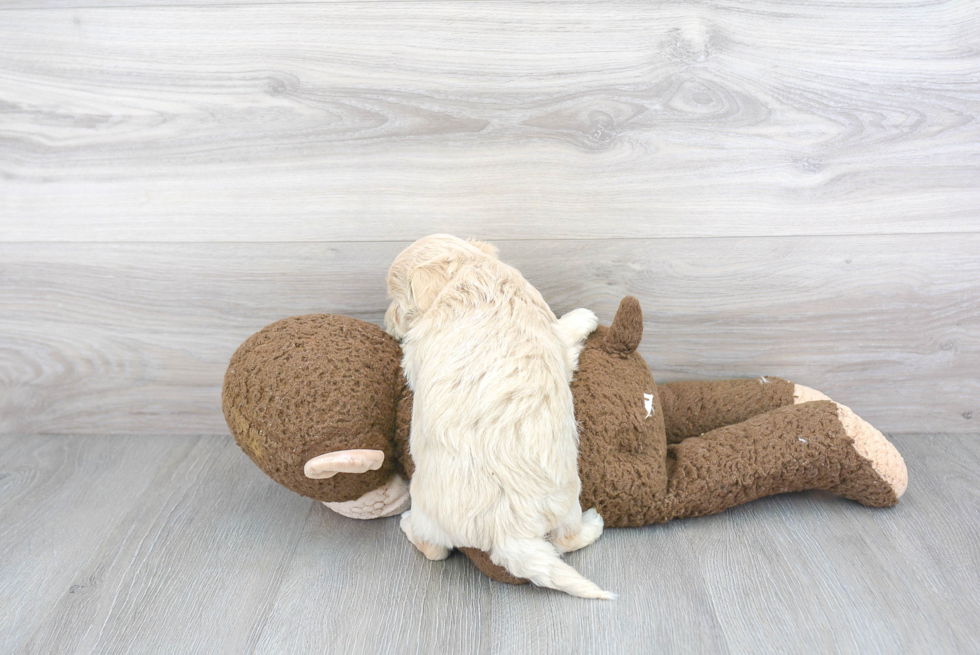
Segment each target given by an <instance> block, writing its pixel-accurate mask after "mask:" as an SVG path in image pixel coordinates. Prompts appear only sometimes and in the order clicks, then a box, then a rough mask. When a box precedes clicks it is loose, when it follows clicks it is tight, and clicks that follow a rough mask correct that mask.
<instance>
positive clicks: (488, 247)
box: [469, 239, 498, 259]
mask: <svg viewBox="0 0 980 655" xmlns="http://www.w3.org/2000/svg"><path fill="white" fill-rule="evenodd" d="M469 243H470V245H472V246H476V247H477V248H479V249H480V250H481V251H482V252H485V253H486V254H488V255H490V256H491V257H493V258H494V259H496V258H497V252H498V250H497V246H495V245H493V244H492V243H487V242H486V241H477V240H476V239H469Z"/></svg>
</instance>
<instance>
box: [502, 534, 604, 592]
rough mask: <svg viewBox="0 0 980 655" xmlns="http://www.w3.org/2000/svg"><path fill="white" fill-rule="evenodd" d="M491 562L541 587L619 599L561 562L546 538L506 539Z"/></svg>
mask: <svg viewBox="0 0 980 655" xmlns="http://www.w3.org/2000/svg"><path fill="white" fill-rule="evenodd" d="M490 561H492V562H493V563H494V564H496V565H498V566H502V567H504V568H505V569H507V570H508V571H510V572H511V573H512V574H513V575H516V576H517V577H519V578H526V579H528V580H530V581H531V582H533V583H534V584H536V585H538V586H541V587H549V588H551V589H557V590H558V591H564V592H565V593H566V594H571V595H572V596H578V597H579V598H604V599H607V600H612V599H614V598H616V594H613V593H611V592H608V591H603V590H602V589H600V588H599V587H598V586H596V584H595V583H594V582H590V581H589V580H586V579H585V578H584V577H583V576H582V574H581V573H579V572H578V571H576V570H575V569H573V568H572V567H571V566H569V565H568V564H565V562H563V561H561V557H559V556H558V551H557V550H555V547H554V546H552V545H551V544H550V543H548V542H547V541H545V540H544V539H507V540H506V541H502V542H498V543H495V544H494V545H493V548H492V549H491V551H490Z"/></svg>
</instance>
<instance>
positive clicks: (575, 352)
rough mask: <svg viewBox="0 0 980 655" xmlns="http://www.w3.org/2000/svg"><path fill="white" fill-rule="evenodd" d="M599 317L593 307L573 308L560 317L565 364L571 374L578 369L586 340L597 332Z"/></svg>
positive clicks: (560, 335)
mask: <svg viewBox="0 0 980 655" xmlns="http://www.w3.org/2000/svg"><path fill="white" fill-rule="evenodd" d="M598 325H599V319H598V318H597V317H596V315H595V313H594V312H593V311H592V310H591V309H585V308H584V307H582V308H579V309H573V310H572V311H570V312H568V313H567V314H565V315H563V316H562V317H561V318H560V319H558V328H557V329H558V336H559V337H560V338H561V340H562V343H563V344H564V346H565V364H566V366H567V367H568V371H569V375H571V374H573V373H575V371H577V370H578V356H579V354H580V353H581V352H582V347H583V346H584V345H585V340H586V338H588V336H589V335H590V334H592V333H593V332H595V329H596V327H597V326H598Z"/></svg>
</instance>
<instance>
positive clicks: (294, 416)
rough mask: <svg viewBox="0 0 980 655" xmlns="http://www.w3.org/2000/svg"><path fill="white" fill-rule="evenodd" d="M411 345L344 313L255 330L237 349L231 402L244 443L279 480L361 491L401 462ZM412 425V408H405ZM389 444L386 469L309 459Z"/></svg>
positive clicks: (312, 490)
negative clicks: (325, 470) (319, 464)
mask: <svg viewBox="0 0 980 655" xmlns="http://www.w3.org/2000/svg"><path fill="white" fill-rule="evenodd" d="M400 365H401V347H400V346H399V344H398V342H397V341H395V340H394V339H392V338H391V337H390V336H388V335H387V334H385V332H384V330H382V329H381V328H379V327H378V326H376V325H372V324H370V323H366V322H364V321H359V320H357V319H353V318H348V317H346V316H334V315H326V314H323V315H310V316H294V317H292V318H287V319H283V320H281V321H277V322H275V323H273V324H272V325H270V326H268V327H266V328H265V329H263V330H262V331H260V332H258V333H256V334H254V335H252V336H251V337H249V338H248V340H246V341H245V343H243V344H242V345H241V346H240V347H239V348H238V351H237V352H236V353H235V354H234V355H233V356H232V358H231V363H230V364H229V366H228V371H227V373H226V374H225V381H224V388H223V390H222V409H223V410H224V413H225V420H226V421H227V422H228V427H229V428H230V429H231V432H232V434H233V435H234V437H235V440H236V441H237V442H238V445H239V446H241V448H242V450H243V451H245V453H246V454H247V455H248V456H249V457H250V458H251V459H252V461H253V462H255V463H256V464H257V465H258V467H259V468H260V469H262V470H263V471H265V472H266V474H268V475H269V477H271V478H272V479H273V480H275V481H276V482H278V483H279V484H282V485H283V486H285V487H287V488H289V489H292V490H293V491H295V492H297V493H299V494H302V495H304V496H309V497H310V498H315V499H316V500H321V501H328V502H343V501H347V500H354V499H355V498H359V497H360V496H362V495H363V494H365V493H367V492H368V491H370V490H372V489H375V488H377V487H379V486H381V485H382V484H383V483H384V482H385V481H386V480H387V479H388V478H389V477H391V475H392V473H393V472H394V471H395V470H398V469H400V468H401V464H400V463H399V460H398V459H397V458H396V457H394V455H395V453H396V452H400V450H401V448H400V447H399V444H398V442H396V441H394V440H393V439H392V435H393V434H394V432H395V425H396V410H397V408H398V401H399V396H400V392H401V389H402V386H403V384H404V378H403V377H402V375H401V368H400ZM398 416H399V418H400V419H401V420H400V421H399V427H400V428H401V431H403V432H404V433H405V434H406V437H405V440H406V441H407V431H408V426H407V421H408V420H410V419H411V409H410V408H409V409H408V414H407V417H408V418H405V414H404V413H402V412H399V413H398ZM354 448H374V449H377V450H381V451H384V454H385V461H384V464H383V465H382V467H381V468H380V469H379V470H377V471H368V472H367V473H361V474H349V473H340V474H338V475H336V476H334V477H332V478H329V479H326V480H311V479H310V478H307V477H306V476H305V475H304V474H303V466H304V464H305V463H306V461H307V460H309V459H311V458H313V457H316V456H318V455H322V454H324V453H326V452H332V451H335V450H345V449H354Z"/></svg>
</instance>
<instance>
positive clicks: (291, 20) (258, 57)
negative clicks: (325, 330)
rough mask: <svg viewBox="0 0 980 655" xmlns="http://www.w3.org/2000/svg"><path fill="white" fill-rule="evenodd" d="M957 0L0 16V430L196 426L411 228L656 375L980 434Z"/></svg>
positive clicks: (381, 0) (249, 7) (920, 427)
mask: <svg viewBox="0 0 980 655" xmlns="http://www.w3.org/2000/svg"><path fill="white" fill-rule="evenodd" d="M978 117H980V11H977V5H976V3H975V2H974V1H973V0H959V1H955V0H950V1H938V0H936V1H928V0H927V1H922V2H916V3H909V2H905V1H904V0H885V1H879V2H873V3H871V2H865V1H863V0H839V1H835V2H826V3H807V2H775V1H772V2H769V1H765V0H713V1H711V2H647V1H644V2H639V1H637V2H628V1H624V2H504V1H501V2H495V1H490V2H463V1H460V0H441V1H432V2H429V1H416V0H408V1H387V0H377V1H364V2H308V3H302V2H291V3H285V4H281V5H276V4H274V3H269V2H263V3H254V4H253V3H250V2H242V1H238V2H213V1H208V2H206V3H205V2H200V1H196V0H181V1H175V0H167V1H166V2H153V1H150V0H78V1H72V0H57V1H55V0H43V1H42V0H30V1H28V0H0V432H7V433H79V434H81V433H99V434H105V433H121V434H140V433H145V434H151V433H182V434H198V433H217V432H224V431H225V427H224V424H223V420H222V418H221V414H220V409H219V394H220V383H221V376H222V374H223V371H224V367H225V365H226V363H227V360H228V358H229V356H230V355H231V353H232V352H233V351H234V349H235V347H236V346H237V345H238V344H239V343H240V342H241V341H242V340H243V339H244V338H245V337H247V336H248V335H249V334H251V333H252V332H254V331H256V330H258V329H259V328H261V327H262V326H263V325H265V324H267V323H269V322H271V321H273V320H276V319H278V318H281V317H284V316H288V315H291V314H302V313H310V312H335V313H344V314H349V315H353V316H357V317H361V318H365V319H367V320H372V321H380V319H381V315H382V313H383V311H384V308H385V305H386V303H385V297H384V296H385V294H384V288H383V286H384V273H385V270H386V268H387V265H388V263H389V262H390V260H391V258H392V257H393V256H394V255H395V254H396V253H397V252H398V251H399V250H400V249H401V248H402V247H404V246H405V245H406V244H407V243H408V242H410V241H411V240H413V239H415V238H418V237H420V236H423V235H425V234H428V233H432V232H451V233H455V234H459V235H460V236H479V237H482V238H485V239H488V240H491V241H495V242H497V243H498V245H499V246H500V248H501V254H502V257H503V258H504V259H505V260H507V261H509V262H511V263H513V264H515V265H516V266H518V267H519V268H520V269H521V270H523V271H524V272H525V274H526V275H527V277H528V278H529V279H530V280H531V282H532V283H534V284H535V285H537V286H538V287H539V288H540V289H541V290H542V292H543V293H544V295H545V297H546V298H547V299H548V300H549V302H552V303H553V306H554V308H555V309H556V311H558V312H561V311H564V310H567V309H571V308H574V307H576V306H581V305H584V306H588V307H592V308H594V309H595V310H596V311H597V313H599V315H600V318H601V319H602V320H603V321H608V320H609V319H610V318H611V316H612V312H613V310H614V309H615V306H616V303H617V302H618V300H619V299H620V297H622V296H623V295H624V294H626V293H631V294H634V295H636V296H638V297H639V298H640V300H641V301H642V302H643V305H644V308H645V311H646V330H647V335H646V338H645V340H644V343H643V346H642V352H643V354H644V356H645V357H646V358H647V361H648V362H649V363H650V365H651V367H652V368H653V369H654V373H655V375H656V376H657V377H658V379H661V380H664V381H666V380H676V379H690V378H723V377H736V376H755V375H760V374H770V375H782V376H785V377H789V378H791V379H794V380H797V381H799V382H802V383H804V384H808V385H810V386H814V387H817V388H820V389H822V390H824V391H826V392H827V393H829V394H830V395H831V396H832V397H835V398H836V399H839V400H840V401H842V402H845V403H847V404H849V405H851V406H852V407H853V408H854V409H855V410H856V411H857V412H858V413H859V414H862V415H863V416H865V417H866V418H868V419H869V420H871V421H872V422H874V423H875V424H877V425H878V426H879V427H881V428H882V429H884V430H886V431H892V432H911V431H930V432H936V431H946V432H976V430H977V427H976V426H977V421H980V121H978Z"/></svg>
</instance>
